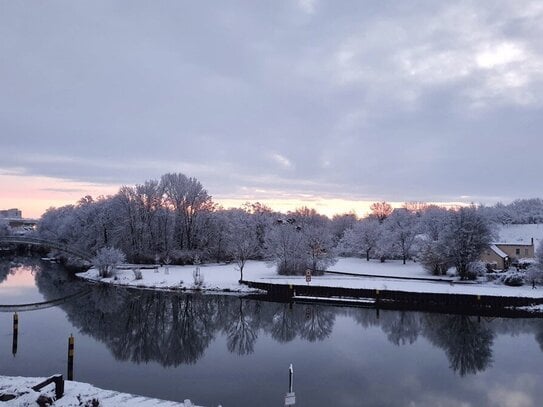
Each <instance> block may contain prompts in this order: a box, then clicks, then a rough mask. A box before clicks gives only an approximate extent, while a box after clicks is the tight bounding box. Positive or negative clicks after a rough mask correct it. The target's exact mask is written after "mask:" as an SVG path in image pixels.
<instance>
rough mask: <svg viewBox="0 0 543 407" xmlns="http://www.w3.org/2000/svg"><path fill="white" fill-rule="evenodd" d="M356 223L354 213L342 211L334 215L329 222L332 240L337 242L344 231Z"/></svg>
mask: <svg viewBox="0 0 543 407" xmlns="http://www.w3.org/2000/svg"><path fill="white" fill-rule="evenodd" d="M356 223H357V217H356V215H355V214H354V213H352V212H350V213H344V214H342V215H334V217H333V218H332V222H331V223H330V230H331V231H332V235H333V238H334V242H336V243H337V242H339V241H340V240H341V239H342V238H343V236H344V235H345V232H346V231H347V230H349V229H351V228H352V227H353V226H354V225H355V224H356Z"/></svg>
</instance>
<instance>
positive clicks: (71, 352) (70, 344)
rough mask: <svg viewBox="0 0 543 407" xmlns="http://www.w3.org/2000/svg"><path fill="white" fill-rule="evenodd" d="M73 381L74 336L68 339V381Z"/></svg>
mask: <svg viewBox="0 0 543 407" xmlns="http://www.w3.org/2000/svg"><path fill="white" fill-rule="evenodd" d="M73 379H74V336H73V335H70V337H69V338H68V380H73Z"/></svg>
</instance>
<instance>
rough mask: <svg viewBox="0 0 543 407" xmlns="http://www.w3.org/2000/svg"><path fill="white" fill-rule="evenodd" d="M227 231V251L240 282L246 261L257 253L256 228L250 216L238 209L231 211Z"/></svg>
mask: <svg viewBox="0 0 543 407" xmlns="http://www.w3.org/2000/svg"><path fill="white" fill-rule="evenodd" d="M227 230H228V232H227V246H228V251H229V253H230V254H231V255H232V256H233V258H234V261H235V262H236V265H237V268H238V270H239V273H240V281H242V280H243V269H244V267H245V264H246V263H247V260H249V259H252V258H254V257H255V256H257V254H258V252H259V248H260V246H259V241H258V235H257V228H256V227H255V225H254V223H253V218H252V217H251V215H250V214H248V213H247V212H245V211H244V210H242V209H238V210H234V211H231V213H230V216H229V217H228V220H227Z"/></svg>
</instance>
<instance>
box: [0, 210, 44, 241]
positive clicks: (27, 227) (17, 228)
mask: <svg viewBox="0 0 543 407" xmlns="http://www.w3.org/2000/svg"><path fill="white" fill-rule="evenodd" d="M0 219H5V223H7V225H8V228H9V230H10V231H11V233H13V234H15V235H26V234H27V233H29V232H32V231H33V230H35V229H36V225H37V223H38V222H37V221H36V220H35V219H24V218H23V213H22V211H20V210H19V209H17V208H13V209H4V210H0Z"/></svg>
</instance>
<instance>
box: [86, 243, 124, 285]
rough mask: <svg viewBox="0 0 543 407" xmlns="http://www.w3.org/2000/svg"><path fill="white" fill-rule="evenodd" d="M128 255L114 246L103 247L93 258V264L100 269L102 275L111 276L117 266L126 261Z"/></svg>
mask: <svg viewBox="0 0 543 407" xmlns="http://www.w3.org/2000/svg"><path fill="white" fill-rule="evenodd" d="M125 259H126V256H125V255H124V253H123V252H122V251H120V250H119V249H115V248H114V247H103V248H101V249H100V250H98V252H97V253H96V256H94V258H93V259H92V264H93V266H94V267H96V268H97V269H98V273H99V274H100V277H102V278H104V277H111V275H112V274H113V273H114V271H115V270H116V269H117V266H118V265H119V264H121V263H124V262H125Z"/></svg>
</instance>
